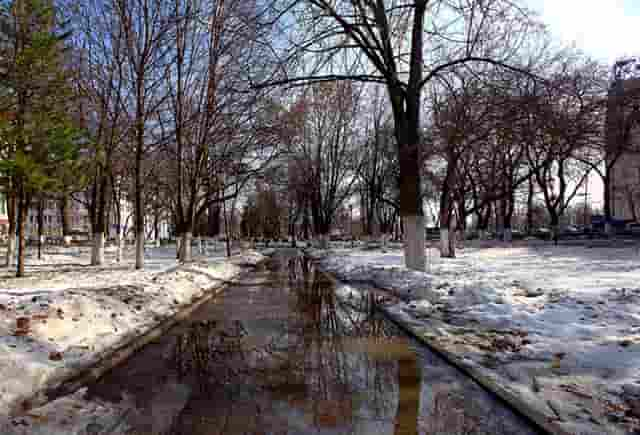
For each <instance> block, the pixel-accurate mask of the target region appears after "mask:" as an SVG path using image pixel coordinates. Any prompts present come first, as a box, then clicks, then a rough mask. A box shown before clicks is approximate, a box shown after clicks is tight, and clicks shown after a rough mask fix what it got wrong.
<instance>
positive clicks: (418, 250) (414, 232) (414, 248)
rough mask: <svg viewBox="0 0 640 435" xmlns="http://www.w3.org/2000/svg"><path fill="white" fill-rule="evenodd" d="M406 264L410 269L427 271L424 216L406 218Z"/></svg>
mask: <svg viewBox="0 0 640 435" xmlns="http://www.w3.org/2000/svg"><path fill="white" fill-rule="evenodd" d="M402 220H403V223H404V264H405V266H406V267H407V268H408V269H412V270H418V271H421V272H424V271H425V267H426V253H425V230H424V216H404V217H403V218H402Z"/></svg>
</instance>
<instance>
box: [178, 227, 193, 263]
mask: <svg viewBox="0 0 640 435" xmlns="http://www.w3.org/2000/svg"><path fill="white" fill-rule="evenodd" d="M192 238H193V233H192V232H191V231H185V232H184V233H183V234H182V241H181V243H180V261H181V262H182V263H190V262H192V261H193V253H192V250H191V239H192Z"/></svg>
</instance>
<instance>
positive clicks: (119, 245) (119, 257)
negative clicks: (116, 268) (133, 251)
mask: <svg viewBox="0 0 640 435" xmlns="http://www.w3.org/2000/svg"><path fill="white" fill-rule="evenodd" d="M116 246H117V248H116V261H117V262H118V263H120V262H121V261H122V253H123V252H124V237H122V236H121V235H120V234H118V236H117V237H116Z"/></svg>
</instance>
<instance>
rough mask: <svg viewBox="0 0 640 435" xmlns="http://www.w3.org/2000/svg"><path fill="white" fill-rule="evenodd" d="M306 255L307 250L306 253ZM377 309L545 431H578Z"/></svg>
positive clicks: (421, 332) (560, 434) (565, 433)
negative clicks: (536, 407)
mask: <svg viewBox="0 0 640 435" xmlns="http://www.w3.org/2000/svg"><path fill="white" fill-rule="evenodd" d="M305 255H307V254H306V253H305ZM307 257H308V258H310V259H311V260H312V261H316V260H317V259H315V258H313V257H311V256H307ZM323 274H324V275H325V276H327V277H328V278H329V279H330V280H331V281H332V282H333V283H335V284H349V283H348V282H344V281H339V280H338V279H337V278H335V277H334V276H333V275H332V274H331V273H330V272H325V271H323ZM356 287H357V285H356ZM371 287H372V288H374V289H376V290H379V291H382V292H386V293H393V292H391V291H390V290H387V289H381V288H379V287H376V286H373V285H372V286H371ZM376 309H378V310H379V311H380V312H381V313H382V314H383V315H384V316H385V317H386V318H387V319H389V320H390V321H391V322H393V323H394V324H395V325H397V326H398V327H400V328H401V329H402V330H403V331H405V332H406V333H407V334H409V335H410V336H412V337H413V338H415V339H416V340H418V341H419V342H420V343H422V344H424V345H425V346H427V347H428V348H429V349H430V350H432V351H433V352H434V353H436V354H437V355H439V356H440V357H442V358H443V359H444V360H445V361H447V362H448V363H449V364H451V365H452V366H454V367H456V368H457V369H458V370H460V371H462V372H463V373H464V374H466V375H467V376H469V377H470V378H471V379H473V380H474V381H475V382H476V383H478V384H479V385H480V386H482V387H483V388H484V389H485V390H487V391H488V392H490V393H491V394H493V395H495V396H497V397H499V398H500V399H501V400H502V401H503V402H505V403H506V404H507V405H508V406H510V407H511V408H512V409H514V410H515V411H516V412H517V413H518V414H520V415H521V416H523V417H525V418H526V419H527V420H529V421H530V422H531V423H532V424H533V425H534V426H535V427H537V428H538V429H540V430H542V431H544V432H545V433H548V434H553V435H575V434H574V433H572V432H568V431H567V430H566V429H564V428H563V427H561V426H560V425H559V424H558V421H557V420H554V418H552V417H551V416H550V415H547V414H545V413H543V412H541V411H540V410H537V409H535V408H534V407H532V406H531V405H530V404H528V403H527V402H526V401H524V400H522V399H521V398H520V397H519V396H518V395H517V394H515V393H514V392H512V391H510V390H509V389H508V388H507V387H505V386H504V385H501V384H500V383H499V382H498V381H497V380H496V379H492V378H491V377H489V376H487V375H486V374H485V373H482V371H480V370H479V369H477V368H476V367H474V366H473V365H471V364H468V363H467V362H466V361H465V360H464V359H463V358H462V357H460V356H458V355H456V354H454V353H452V352H450V351H448V350H447V349H446V348H444V347H443V346H441V345H440V344H439V343H438V342H437V340H435V339H434V338H431V337H429V335H427V334H425V332H424V330H423V329H422V328H420V327H417V326H414V325H411V324H410V323H408V322H406V321H405V320H404V319H402V318H400V317H399V316H397V315H395V314H394V313H393V312H391V311H390V310H389V309H387V308H386V307H384V306H381V305H377V306H376ZM421 329H422V330H421Z"/></svg>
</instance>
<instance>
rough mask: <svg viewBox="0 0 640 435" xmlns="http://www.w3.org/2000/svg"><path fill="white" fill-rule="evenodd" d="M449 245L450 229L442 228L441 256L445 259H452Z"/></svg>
mask: <svg viewBox="0 0 640 435" xmlns="http://www.w3.org/2000/svg"><path fill="white" fill-rule="evenodd" d="M449 247H450V244H449V228H444V227H442V228H440V256H441V257H443V258H446V257H450V256H451V252H450V249H449Z"/></svg>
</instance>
